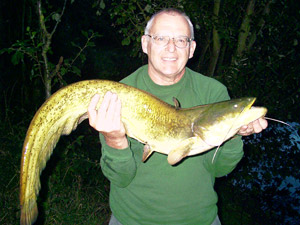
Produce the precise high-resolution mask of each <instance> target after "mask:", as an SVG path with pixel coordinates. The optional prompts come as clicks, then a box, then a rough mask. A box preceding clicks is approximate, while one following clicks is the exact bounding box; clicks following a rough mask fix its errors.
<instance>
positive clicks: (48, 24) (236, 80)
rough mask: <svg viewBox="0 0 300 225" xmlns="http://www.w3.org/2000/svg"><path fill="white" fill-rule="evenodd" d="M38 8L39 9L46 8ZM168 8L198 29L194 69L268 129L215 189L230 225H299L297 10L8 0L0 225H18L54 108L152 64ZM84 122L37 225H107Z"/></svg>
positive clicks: (65, 149)
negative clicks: (24, 167) (32, 134)
mask: <svg viewBox="0 0 300 225" xmlns="http://www.w3.org/2000/svg"><path fill="white" fill-rule="evenodd" d="M39 3H40V7H38V6H39ZM164 7H176V8H179V9H183V10H184V11H185V12H186V13H187V14H188V15H189V16H190V17H191V19H192V22H193V23H194V26H195V39H196V41H197V50H196V52H195V56H194V57H193V59H191V60H190V61H189V63H188V66H189V67H190V68H192V69H193V70H195V71H198V72H200V73H203V74H205V75H208V76H212V77H214V78H216V79H218V80H220V81H221V82H223V83H224V84H225V85H226V86H227V87H228V90H229V92H230V94H231V96H232V97H233V98H235V97H242V96H255V97H257V105H264V106H265V107H267V108H268V110H269V111H268V116H269V117H273V118H276V119H281V120H283V121H287V122H289V123H290V124H291V125H292V128H290V127H289V126H286V125H278V124H277V123H275V122H270V126H269V128H268V130H267V131H265V132H263V133H262V134H260V135H255V136H252V137H249V138H246V139H245V157H244V158H243V160H242V161H241V163H240V164H239V165H238V167H237V168H236V169H235V171H234V172H232V173H231V174H230V175H228V176H226V177H223V178H220V179H218V180H217V183H216V190H217V192H218V194H219V197H220V199H219V200H220V201H219V208H220V212H219V214H220V217H221V220H222V224H225V225H226V224H228V225H232V224H299V223H300V218H299V216H300V206H299V205H300V204H299V203H300V195H299V190H300V181H299V179H300V178H299V165H298V164H299V163H297V162H298V161H299V148H300V140H299V136H297V132H298V133H299V123H300V121H299V109H300V107H299V103H300V102H299V92H300V82H299V80H300V65H299V40H300V39H299V37H300V25H299V24H300V7H299V3H298V1H296V0H289V1H288V0H272V1H271V0H270V1H268V0H256V1H255V0H242V1H236V0H228V1H221V0H215V1H210V0H204V1H196V0H190V1H185V0H179V1H171V0H166V1H158V0H152V1H149V0H142V1H136V0H128V1H124V0H113V1H106V0H93V1H87V0H81V1H78V0H70V1H69V0H66V1H63V0H46V1H37V0H10V1H7V0H3V1H1V2H0V9H1V12H0V32H1V35H0V68H1V75H0V93H1V94H0V108H1V110H0V118H1V121H2V122H1V123H0V208H1V210H0V223H1V224H18V223H19V215H20V212H19V210H20V208H19V202H18V193H19V174H20V159H21V149H22V144H23V140H24V138H25V135H26V130H27V127H28V125H29V123H30V120H31V119H32V117H33V115H34V113H35V112H36V110H37V109H38V108H39V107H40V106H41V104H42V103H43V102H44V101H45V98H46V97H47V96H49V95H50V94H51V93H53V92H54V91H56V90H58V89H59V88H61V87H62V86H65V85H66V84H69V83H73V82H75V81H79V80H85V79H110V80H116V81H118V80H120V79H121V78H123V77H125V76H127V75H129V74H130V73H131V72H133V71H134V70H136V69H137V68H138V67H140V66H141V65H143V64H145V63H146V62H147V58H146V56H145V55H144V54H143V53H142V51H141V47H140V37H141V35H142V34H143V29H144V26H145V21H146V20H147V19H149V17H150V16H151V15H152V14H153V13H154V12H155V11H157V10H159V9H161V8H164ZM99 149H100V143H99V140H98V135H97V133H96V132H95V131H94V130H92V129H90V128H89V125H88V123H87V122H84V123H83V124H81V125H80V126H79V127H78V128H77V130H76V131H75V132H73V133H72V134H71V135H69V136H66V137H62V138H61V140H60V141H59V143H58V145H57V147H56V148H55V151H54V153H53V155H52V157H51V159H50V160H49V161H48V163H47V167H46V169H45V170H44V171H43V173H42V176H41V180H42V189H41V192H40V196H39V200H38V203H39V212H40V213H39V218H38V221H37V224H105V223H106V222H107V221H108V218H109V215H110V211H109V207H108V191H109V182H108V181H107V180H106V179H105V178H104V176H103V174H102V172H101V169H100V166H99V159H100V151H99Z"/></svg>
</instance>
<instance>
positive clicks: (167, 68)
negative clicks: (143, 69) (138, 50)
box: [142, 13, 196, 85]
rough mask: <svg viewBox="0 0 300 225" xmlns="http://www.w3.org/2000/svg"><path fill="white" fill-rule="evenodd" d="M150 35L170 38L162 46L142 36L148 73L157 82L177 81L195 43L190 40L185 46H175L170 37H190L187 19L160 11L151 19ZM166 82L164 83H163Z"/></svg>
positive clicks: (192, 52)
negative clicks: (146, 55) (146, 56)
mask: <svg viewBox="0 0 300 225" xmlns="http://www.w3.org/2000/svg"><path fill="white" fill-rule="evenodd" d="M150 35H151V36H155V35H159V36H169V37H170V38H171V40H170V41H169V43H168V44H167V45H166V46H164V47H162V46H158V45H157V44H155V43H153V41H152V40H151V38H150V37H148V36H145V35H144V36H143V37H142V47H143V51H144V52H145V53H146V54H148V64H149V69H148V72H149V75H150V77H151V78H152V79H153V80H154V82H156V83H158V84H162V85H163V84H164V83H161V82H160V81H159V80H169V81H171V83H172V81H174V83H176V82H178V81H179V80H180V79H181V77H182V76H183V74H184V72H185V65H186V63H187V61H188V59H189V58H192V57H193V54H194V51H195V47H196V43H195V42H194V41H192V42H191V43H189V44H188V46H187V47H186V48H178V47H176V46H175V44H174V42H173V40H172V38H174V37H178V36H187V37H190V30H189V26H188V23H187V21H186V20H185V18H184V17H182V16H180V15H169V14H166V13H162V14H160V15H158V16H157V17H156V18H155V20H154V21H153V25H152V27H151V30H150ZM165 84H166V83H165Z"/></svg>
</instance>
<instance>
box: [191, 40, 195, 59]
mask: <svg viewBox="0 0 300 225" xmlns="http://www.w3.org/2000/svg"><path fill="white" fill-rule="evenodd" d="M195 49H196V41H192V42H191V46H190V54H189V59H190V58H193V56H194V52H195Z"/></svg>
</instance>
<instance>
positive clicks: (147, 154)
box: [142, 144, 153, 162]
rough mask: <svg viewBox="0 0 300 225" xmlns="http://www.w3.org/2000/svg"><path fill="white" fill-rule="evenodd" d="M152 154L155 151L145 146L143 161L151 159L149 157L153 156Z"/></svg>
mask: <svg viewBox="0 0 300 225" xmlns="http://www.w3.org/2000/svg"><path fill="white" fill-rule="evenodd" d="M152 152H153V151H152V150H151V148H150V145H148V144H146V145H145V146H144V153H143V159H142V161H143V162H145V161H146V160H147V159H148V158H149V156H150V155H151V154H152Z"/></svg>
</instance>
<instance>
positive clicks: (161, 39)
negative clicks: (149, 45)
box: [156, 37, 165, 42]
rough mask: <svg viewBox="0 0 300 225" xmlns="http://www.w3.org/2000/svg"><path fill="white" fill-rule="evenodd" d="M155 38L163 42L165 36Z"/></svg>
mask: <svg viewBox="0 0 300 225" xmlns="http://www.w3.org/2000/svg"><path fill="white" fill-rule="evenodd" d="M156 40H157V41H161V42H163V41H164V40H165V38H164V37H156Z"/></svg>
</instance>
